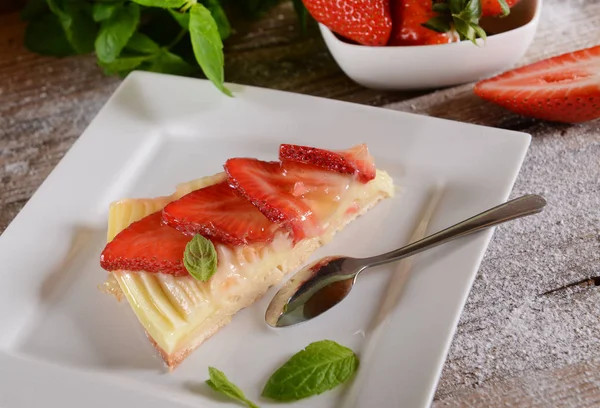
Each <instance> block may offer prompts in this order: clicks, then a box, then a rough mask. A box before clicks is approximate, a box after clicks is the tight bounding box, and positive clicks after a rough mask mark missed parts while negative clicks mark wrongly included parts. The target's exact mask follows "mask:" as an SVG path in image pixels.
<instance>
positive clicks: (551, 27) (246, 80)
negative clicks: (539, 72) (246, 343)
mask: <svg viewBox="0 0 600 408" xmlns="http://www.w3.org/2000/svg"><path fill="white" fill-rule="evenodd" d="M544 3H545V6H544V12H543V15H542V20H541V23H540V27H539V30H538V33H537V36H536V39H535V41H534V43H533V45H532V47H531V48H530V50H529V51H528V53H527V55H526V57H525V58H524V59H523V60H522V61H521V64H524V63H527V62H531V61H535V60H539V59H541V58H544V57H548V56H551V55H556V54H559V53H562V52H566V51H570V50H575V49H578V48H583V47H587V46H591V45H596V44H600V30H598V28H597V27H600V2H598V1H595V0H545V2H544ZM236 27H237V28H238V32H237V33H236V34H235V35H234V36H233V37H232V38H231V40H229V41H228V43H227V44H226V47H227V55H226V61H227V62H226V67H227V68H226V77H227V79H228V80H229V81H231V82H236V83H243V84H249V85H258V86H264V87H268V88H274V89H282V90H288V91H293V92H299V93H305V94H310V95H317V96H323V97H328V98H335V99H341V100H346V101H352V102H357V103H362V104H370V105H376V106H385V107H386V108H389V109H396V110H403V111H408V112H413V113H418V114H423V115H429V116H434V117H441V118H446V119H452V120H459V121H464V122H470V123H477V124H483V125H488V126H495V127H501V128H506V129H515V130H522V131H526V132H529V133H531V134H532V135H533V136H534V139H533V142H532V146H531V148H530V152H529V154H528V157H527V159H526V161H525V163H524V165H523V169H522V170H521V173H520V175H519V179H518V181H517V183H516V185H515V189H514V192H513V195H518V194H524V193H531V192H533V193H541V194H543V195H545V196H546V198H547V199H548V200H549V203H550V204H549V206H548V209H547V211H546V212H545V213H544V215H543V216H540V217H536V218H531V219H527V220H523V221H519V222H515V223H512V224H509V225H506V226H503V227H501V228H499V229H498V230H497V232H496V234H495V236H494V239H493V241H492V243H491V245H490V248H489V250H488V252H487V255H486V258H485V259H484V262H483V264H482V267H481V269H480V272H479V274H478V277H477V279H476V281H475V283H474V286H473V289H472V291H471V294H470V296H469V300H468V302H467V305H466V306H465V310H464V312H463V315H462V317H461V321H460V323H459V327H458V329H457V333H456V335H455V338H454V341H453V343H452V346H451V348H450V352H449V355H448V360H447V362H446V364H445V367H444V370H443V374H442V377H441V379H440V382H439V386H438V390H437V393H436V397H435V398H436V400H435V402H434V404H433V405H434V407H436V408H438V407H445V406H450V407H463V406H464V407H483V406H485V407H488V406H489V407H500V406H532V407H550V406H552V407H554V406H561V407H563V406H564V407H592V406H600V387H599V385H600V371H599V370H598V369H599V368H600V367H599V365H600V363H596V362H595V361H596V357H598V353H597V352H596V348H597V339H598V338H600V325H598V324H597V322H598V320H599V319H600V308H599V307H598V304H600V290H599V288H598V287H597V286H574V287H570V288H566V289H561V290H558V291H556V292H554V293H552V294H549V295H544V293H545V292H547V291H549V290H552V289H556V288H562V287H564V286H566V285H568V284H569V283H572V282H577V281H581V280H584V279H588V278H590V277H592V276H598V275H600V211H598V208H600V161H599V160H600V122H598V121H595V122H590V123H587V124H581V125H577V126H568V125H560V124H551V123H546V122H540V121H536V120H532V119H525V118H521V117H518V116H516V115H513V114H511V113H508V112H507V111H505V110H503V109H501V108H499V107H496V106H493V105H491V104H489V103H485V102H482V101H481V100H479V99H478V98H477V97H475V96H474V95H473V93H472V85H463V86H459V87H454V88H449V89H444V90H439V91H437V92H411V93H403V92H391V93H382V92H378V91H373V90H368V89H365V88H362V87H360V86H358V85H356V84H354V83H353V82H352V81H350V80H349V79H348V78H347V77H346V76H345V75H344V74H343V73H342V72H341V71H340V69H339V68H338V67H337V65H336V64H335V62H334V61H333V59H332V58H331V56H330V55H329V52H328V51H327V50H326V47H325V46H324V44H323V42H322V40H321V39H320V36H319V35H318V32H317V30H316V29H315V28H314V27H312V28H311V29H310V30H309V32H308V34H307V35H305V36H302V35H301V34H300V31H299V28H298V26H297V23H296V19H295V16H294V14H293V12H292V10H291V8H290V7H289V5H282V6H281V7H278V8H277V9H275V10H273V12H272V13H270V14H269V15H268V16H267V17H266V18H264V19H263V20H261V21H258V22H254V23H248V24H245V25H236ZM23 30H24V24H23V23H22V22H21V21H19V18H18V16H17V15H16V14H14V13H13V14H7V15H0V232H1V231H3V230H4V228H5V227H6V226H7V225H8V223H9V222H10V221H11V220H12V219H13V218H14V217H15V216H16V214H17V213H18V212H19V210H20V209H21V208H22V206H23V205H24V204H25V203H26V202H27V200H28V199H29V197H31V195H32V194H33V192H35V190H36V189H37V188H38V187H39V185H40V184H41V182H42V181H43V180H44V179H45V178H46V176H47V175H48V174H49V172H50V171H51V170H52V169H53V168H54V166H55V165H56V164H57V163H58V161H59V160H60V159H61V158H62V157H63V156H64V154H65V152H66V151H67V150H68V149H69V148H70V146H71V145H72V144H73V142H74V141H75V140H76V139H77V137H78V136H79V135H80V134H81V132H82V131H83V130H84V129H85V127H86V126H87V125H88V123H89V122H90V121H91V119H92V118H93V117H94V116H95V115H96V113H97V112H98V110H99V109H100V108H101V106H102V105H103V104H104V103H105V101H106V100H107V99H108V97H109V96H110V95H111V94H112V92H113V91H114V89H115V88H116V87H117V86H118V84H119V83H120V80H119V79H118V78H114V77H105V76H103V75H102V73H101V71H100V70H99V69H98V67H97V66H96V63H95V60H94V58H93V57H92V56H81V57H72V58H65V59H55V58H47V57H40V56H37V55H34V54H31V53H28V52H27V51H26V50H25V49H24V47H23V45H22V42H23V41H22V40H23Z"/></svg>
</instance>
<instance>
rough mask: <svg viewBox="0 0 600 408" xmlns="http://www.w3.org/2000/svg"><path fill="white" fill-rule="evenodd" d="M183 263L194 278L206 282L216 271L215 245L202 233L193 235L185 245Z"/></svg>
mask: <svg viewBox="0 0 600 408" xmlns="http://www.w3.org/2000/svg"><path fill="white" fill-rule="evenodd" d="M183 265H184V266H185V269H187V271H188V272H189V274H190V275H192V276H193V277H194V278H196V279H198V280H199V281H202V282H206V281H207V280H209V279H210V277H211V276H213V275H214V274H215V272H216V271H217V251H216V250H215V246H214V245H213V243H212V242H211V241H210V240H209V239H206V238H204V237H203V236H202V235H195V236H194V238H192V240H191V241H190V242H188V243H187V245H186V246H185V252H184V253H183Z"/></svg>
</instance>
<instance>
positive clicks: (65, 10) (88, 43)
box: [47, 0, 98, 54]
mask: <svg viewBox="0 0 600 408" xmlns="http://www.w3.org/2000/svg"><path fill="white" fill-rule="evenodd" d="M47 1H48V6H49V7H50V10H51V11H52V13H54V15H55V16H57V17H58V19H59V21H60V24H61V26H62V28H63V30H64V32H65V35H66V37H67V40H69V43H70V44H71V46H72V47H73V49H74V50H75V51H76V52H77V53H79V54H87V53H90V52H92V51H93V50H94V39H95V38H96V32H97V28H98V27H97V25H96V23H95V22H94V20H93V18H92V6H91V5H90V4H89V3H86V2H79V1H77V2H73V1H69V0H47Z"/></svg>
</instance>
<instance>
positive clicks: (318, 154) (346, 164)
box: [279, 144, 376, 183]
mask: <svg viewBox="0 0 600 408" xmlns="http://www.w3.org/2000/svg"><path fill="white" fill-rule="evenodd" d="M279 159H280V160H282V161H283V160H292V161H297V162H300V163H307V164H313V165H315V166H319V167H322V168H324V169H327V170H331V171H335V172H337V173H345V174H355V175H356V176H357V177H358V179H359V180H360V181H362V182H363V183H366V182H368V181H371V180H373V179H374V178H375V171H376V169H375V162H374V159H373V156H371V155H370V154H369V149H368V148H367V145H365V144H360V145H356V146H354V147H351V148H350V149H347V150H342V151H330V150H324V149H318V148H316V147H309V146H298V145H291V144H282V145H281V146H280V147H279Z"/></svg>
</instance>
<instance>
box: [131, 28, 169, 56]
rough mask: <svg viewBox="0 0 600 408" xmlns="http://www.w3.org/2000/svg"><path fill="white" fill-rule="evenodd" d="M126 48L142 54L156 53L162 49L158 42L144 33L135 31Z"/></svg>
mask: <svg viewBox="0 0 600 408" xmlns="http://www.w3.org/2000/svg"><path fill="white" fill-rule="evenodd" d="M125 48H126V49H127V50H129V51H134V52H138V53H140V54H154V53H156V52H158V51H159V50H160V46H159V45H158V44H157V43H155V42H154V41H153V40H152V39H151V38H150V37H148V36H147V35H145V34H142V33H133V35H132V36H131V38H130V39H129V41H128V42H127V45H126V46H125Z"/></svg>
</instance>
